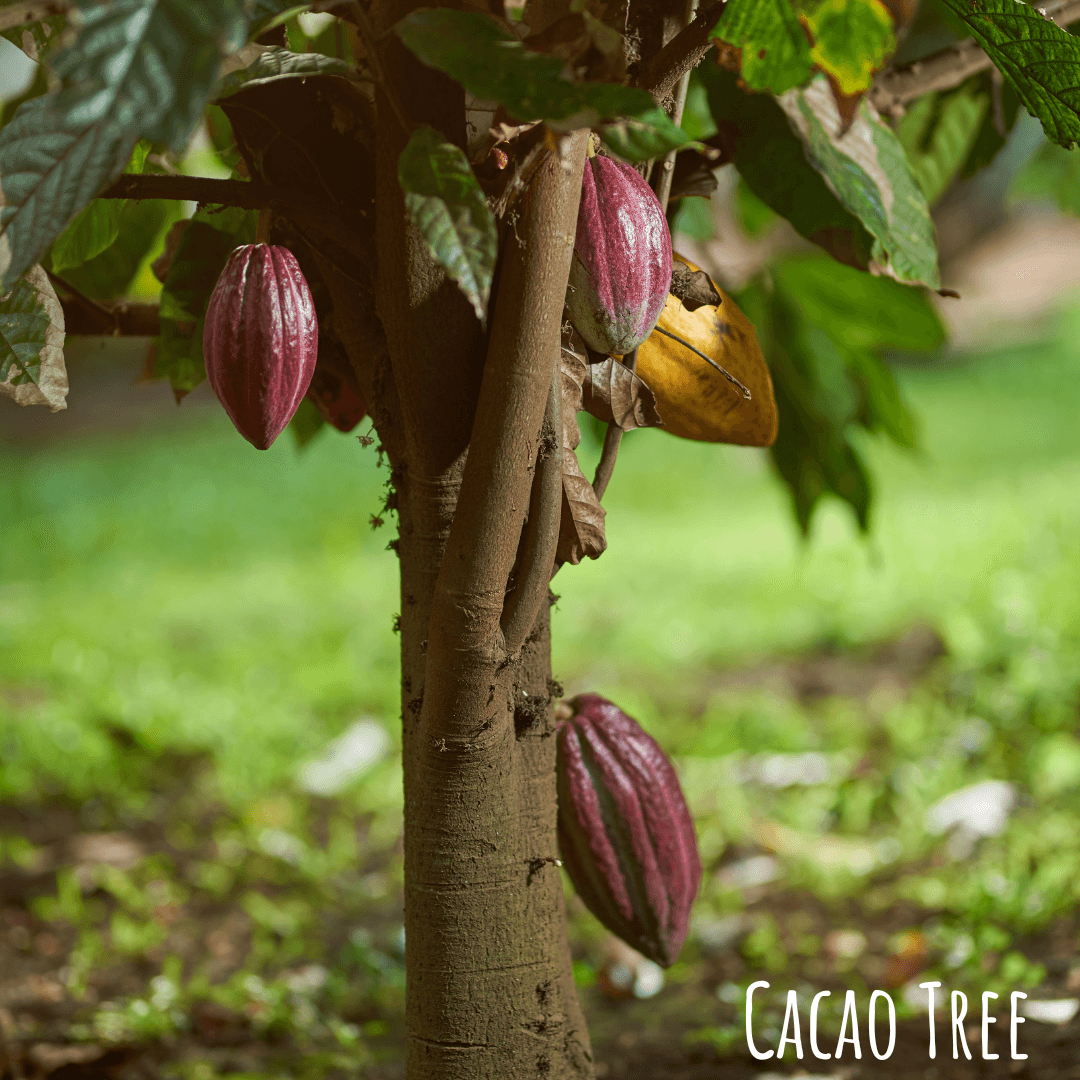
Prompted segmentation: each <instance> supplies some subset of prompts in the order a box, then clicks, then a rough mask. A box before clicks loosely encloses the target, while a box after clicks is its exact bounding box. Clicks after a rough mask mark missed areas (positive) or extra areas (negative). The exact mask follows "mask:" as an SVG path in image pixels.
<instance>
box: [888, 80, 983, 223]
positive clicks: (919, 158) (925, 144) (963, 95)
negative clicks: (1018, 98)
mask: <svg viewBox="0 0 1080 1080" xmlns="http://www.w3.org/2000/svg"><path fill="white" fill-rule="evenodd" d="M989 110H990V95H989V94H987V93H985V92H984V91H982V90H981V89H980V88H979V86H978V84H977V83H975V82H971V83H965V84H964V85H963V86H961V87H959V88H958V89H956V90H953V91H952V92H950V93H947V94H927V95H925V96H924V97H921V98H919V99H918V100H917V101H916V102H915V103H914V104H913V105H912V106H910V107H909V108H908V111H907V112H906V113H905V114H904V116H903V118H902V119H901V121H900V123H899V124H897V126H896V137H897V138H898V139H899V140H900V145H901V146H903V148H904V152H905V153H906V154H907V159H908V165H910V167H911V173H912V175H913V176H914V177H915V181H916V183H918V185H919V187H920V188H921V189H922V193H923V194H924V195H925V196H926V201H927V202H928V203H930V204H931V205H932V204H933V203H935V202H937V200H938V199H939V198H941V196H942V195H944V194H945V191H946V189H947V188H948V186H949V185H950V184H951V183H952V182H953V180H954V179H955V177H956V176H957V174H958V173H959V172H960V169H961V167H962V166H963V164H964V162H965V161H966V160H967V159H968V157H969V156H970V154H971V150H972V148H973V147H974V145H975V140H976V139H977V138H978V136H979V132H980V130H981V129H982V123H983V120H984V119H985V118H986V115H987V113H988V112H989Z"/></svg>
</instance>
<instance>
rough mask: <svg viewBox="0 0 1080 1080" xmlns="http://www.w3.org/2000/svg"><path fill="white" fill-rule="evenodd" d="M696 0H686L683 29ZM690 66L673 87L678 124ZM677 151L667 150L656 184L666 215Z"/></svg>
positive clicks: (690, 19)
mask: <svg viewBox="0 0 1080 1080" xmlns="http://www.w3.org/2000/svg"><path fill="white" fill-rule="evenodd" d="M697 7H698V0H686V15H685V17H684V18H683V27H684V29H685V28H686V27H688V26H690V24H691V23H693V21H694V16H695V15H696V14H697ZM690 71H691V69H690V68H687V69H686V70H685V71H684V72H683V73H682V75H681V76H680V77H679V81H678V84H677V85H676V87H675V107H674V108H673V109H672V111H671V119H672V121H673V122H674V123H675V124H676V125H678V124H681V123H682V114H683V109H684V108H685V107H686V92H687V90H688V89H689V88H690ZM676 153H677V151H675V150H669V151H668V152H667V153H666V154H665V155H664V160H663V161H661V162H660V179H659V182H658V183H657V185H656V198H657V200H658V201H659V203H660V210H661V213H663V214H664V215H665V216H666V215H667V207H668V199H669V198H670V196H671V179H672V177H673V176H674V175H675V154H676Z"/></svg>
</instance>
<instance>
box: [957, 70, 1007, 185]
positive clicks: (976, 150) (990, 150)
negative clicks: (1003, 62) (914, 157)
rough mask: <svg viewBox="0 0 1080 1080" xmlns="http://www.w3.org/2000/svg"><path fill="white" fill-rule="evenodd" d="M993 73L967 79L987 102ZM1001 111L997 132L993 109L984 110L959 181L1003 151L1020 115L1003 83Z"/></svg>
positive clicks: (994, 73) (989, 96) (990, 91)
mask: <svg viewBox="0 0 1080 1080" xmlns="http://www.w3.org/2000/svg"><path fill="white" fill-rule="evenodd" d="M996 74H997V72H996V71H984V72H983V73H982V74H981V75H977V76H976V77H975V78H974V79H972V80H970V82H971V83H972V84H974V85H975V86H977V87H978V88H979V89H980V90H981V91H982V92H983V93H984V94H985V95H986V97H987V100H990V101H992V100H993V97H992V95H993V76H994V75H996ZM1001 112H1002V116H1001V119H1002V120H1004V121H1005V123H1004V126H1003V128H1002V130H1001V131H998V121H997V120H995V118H994V110H993V109H987V111H986V115H985V116H984V117H983V122H982V124H981V125H980V126H979V131H978V133H977V134H976V136H975V140H974V142H973V143H972V147H971V151H970V152H969V153H968V156H967V159H966V160H965V161H964V164H963V165H962V166H961V168H960V177H961V179H967V178H968V177H971V176H974V175H975V173H977V172H978V171H979V170H980V169H983V168H985V167H986V166H987V165H989V164H990V163H991V162H992V161H993V160H994V159H995V158H996V157H997V155H998V154H999V153H1000V151H1001V150H1002V149H1003V148H1004V146H1005V139H1006V137H1007V136H1008V134H1009V132H1010V131H1012V129H1013V128H1014V127H1015V126H1016V118H1017V116H1019V115H1020V99H1019V98H1018V97H1017V96H1016V91H1015V90H1014V89H1013V88H1012V85H1011V84H1010V83H1008V82H1003V85H1002V86H1001Z"/></svg>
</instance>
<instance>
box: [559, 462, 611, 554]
mask: <svg viewBox="0 0 1080 1080" xmlns="http://www.w3.org/2000/svg"><path fill="white" fill-rule="evenodd" d="M605 513H606V511H605V510H604V508H603V507H602V506H601V505H600V500H599V499H598V498H597V497H596V493H595V492H594V491H593V486H592V484H590V483H589V481H588V480H586V479H585V476H584V475H583V473H582V471H581V466H580V465H578V460H577V455H576V454H575V453H574V452H573V450H571V449H569V448H568V447H566V446H564V447H563V507H562V519H561V520H560V522H559V546H558V548H557V549H556V553H555V557H556V559H558V561H559V562H568V563H570V564H571V565H572V566H576V565H577V564H578V563H579V562H581V560H582V559H596V558H599V557H600V555H602V554H603V552H604V549H605V548H606V547H607V538H606V537H605V535H604V515H605Z"/></svg>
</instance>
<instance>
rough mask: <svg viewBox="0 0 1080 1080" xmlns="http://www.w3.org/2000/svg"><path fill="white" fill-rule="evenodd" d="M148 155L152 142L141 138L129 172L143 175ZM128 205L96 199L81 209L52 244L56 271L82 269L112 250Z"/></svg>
mask: <svg viewBox="0 0 1080 1080" xmlns="http://www.w3.org/2000/svg"><path fill="white" fill-rule="evenodd" d="M149 152H150V143H149V142H147V140H145V139H141V140H140V141H139V142H138V143H136V144H135V150H134V152H133V153H132V155H131V160H130V161H129V162H128V166H127V169H126V171H127V172H129V173H141V172H142V171H143V167H144V166H145V164H146V155H147V154H148V153H149ZM126 205H127V200H126V199H94V201H93V202H91V203H90V205H89V206H87V207H85V208H84V209H83V210H81V211H80V212H79V213H78V215H76V217H75V220H74V221H72V223H71V224H70V225H69V226H68V227H67V228H66V229H65V230H64V232H63V234H62V235H61V236H60V237H59V238H58V239H57V241H56V243H55V244H53V247H52V268H53V270H54V271H56V273H60V272H61V271H63V270H66V269H67V268H68V267H69V266H80V265H81V264H82V263H84V262H88V261H89V260H90V259H92V258H94V256H95V255H100V254H101V252H103V251H104V250H105V249H106V248H107V247H109V246H110V245H111V244H112V243H113V241H115V240H116V237H117V235H118V233H119V232H120V215H121V213H122V212H123V209H124V207H125V206H126Z"/></svg>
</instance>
